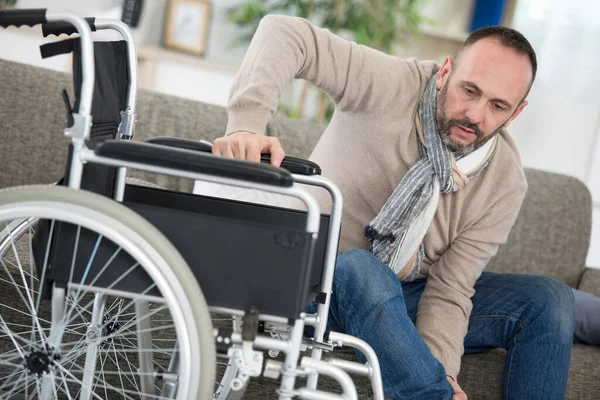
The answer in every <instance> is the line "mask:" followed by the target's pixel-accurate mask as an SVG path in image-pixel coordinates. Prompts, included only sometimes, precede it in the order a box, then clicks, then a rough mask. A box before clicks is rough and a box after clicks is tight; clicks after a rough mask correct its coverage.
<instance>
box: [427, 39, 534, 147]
mask: <svg viewBox="0 0 600 400" xmlns="http://www.w3.org/2000/svg"><path fill="white" fill-rule="evenodd" d="M531 79H532V70H531V63H530V61H529V58H528V57H527V56H526V55H522V54H519V53H517V52H516V51H514V50H513V49H510V48H507V47H504V46H502V45H501V44H500V43H499V42H498V41H497V40H495V39H491V38H485V39H481V40H479V41H477V42H475V43H474V44H472V45H471V46H470V47H468V48H466V49H464V51H463V52H462V53H461V55H460V59H459V60H457V62H455V63H454V65H453V64H452V60H451V59H450V58H447V59H446V61H445V62H444V65H442V68H441V69H440V72H439V73H438V78H437V82H436V85H437V88H438V89H439V92H438V102H437V123H438V130H439V132H440V136H441V137H442V140H443V141H444V143H445V144H446V145H447V146H448V148H449V149H450V150H451V151H453V152H455V153H457V154H458V155H461V154H467V153H469V152H471V151H473V150H475V149H477V148H479V147H481V146H482V145H483V144H484V143H485V142H486V141H487V140H489V139H490V138H492V137H493V136H494V135H495V134H496V133H497V132H498V131H499V130H500V129H501V128H503V127H506V126H508V125H509V124H510V122H512V120H513V119H514V118H515V117H516V116H517V115H518V114H519V113H520V112H521V111H522V109H523V107H525V105H526V104H527V102H526V101H521V100H522V99H523V97H524V96H525V94H526V93H527V90H528V88H529V84H530V83H531Z"/></svg>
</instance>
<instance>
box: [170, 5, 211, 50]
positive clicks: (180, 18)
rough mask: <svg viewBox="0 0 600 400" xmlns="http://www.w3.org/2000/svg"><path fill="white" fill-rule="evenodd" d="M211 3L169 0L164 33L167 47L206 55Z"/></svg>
mask: <svg viewBox="0 0 600 400" xmlns="http://www.w3.org/2000/svg"><path fill="white" fill-rule="evenodd" d="M210 15H211V4H210V3H209V2H208V1H204V0H169V4H168V8H167V21H166V24H165V32H164V35H163V43H164V45H165V47H168V48H172V49H176V50H181V51H185V52H187V53H191V54H195V55H198V56H201V55H204V52H205V50H206V43H207V38H208V28H209V25H210Z"/></svg>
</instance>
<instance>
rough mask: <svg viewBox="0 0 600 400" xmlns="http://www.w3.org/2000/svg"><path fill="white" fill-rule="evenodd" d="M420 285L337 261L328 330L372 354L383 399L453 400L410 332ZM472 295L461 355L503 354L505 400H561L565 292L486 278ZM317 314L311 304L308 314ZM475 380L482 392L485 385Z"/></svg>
mask: <svg viewBox="0 0 600 400" xmlns="http://www.w3.org/2000/svg"><path fill="white" fill-rule="evenodd" d="M425 282H426V280H425V279H418V280H416V281H413V282H408V283H401V282H400V281H399V280H398V278H397V277H396V275H395V274H394V273H393V272H392V271H391V270H390V269H389V268H388V267H387V266H386V265H385V264H383V263H382V262H380V261H379V260H378V259H377V258H376V257H375V256H373V255H372V254H371V253H370V252H368V251H364V250H353V251H350V252H347V253H343V254H340V255H339V256H338V259H337V264H336V271H335V275H334V281H333V291H332V295H331V305H330V313H329V321H328V328H329V329H330V330H334V331H338V332H342V333H347V334H350V335H353V336H356V337H359V338H361V339H363V340H365V341H366V342H367V343H369V344H370V345H371V346H372V347H373V349H374V350H375V352H376V354H377V357H378V359H379V363H380V366H381V372H382V378H383V386H384V391H385V394H386V396H389V397H391V398H393V399H414V400H421V399H450V398H451V397H452V395H453V394H454V393H453V390H452V387H451V385H450V384H449V383H448V381H447V378H446V373H445V371H444V367H443V366H442V365H441V363H440V362H439V361H438V360H437V359H436V358H435V357H434V356H433V355H432V353H431V351H430V350H429V348H428V347H427V345H426V344H425V342H424V341H423V340H422V339H421V337H420V336H419V333H418V332H417V330H416V328H415V325H414V321H415V317H416V314H417V304H418V302H419V298H420V296H421V293H422V292H423V289H424V287H425ZM475 290H476V293H475V295H474V297H473V299H472V300H473V310H472V312H471V316H470V319H469V326H468V332H467V335H466V337H465V341H464V346H465V353H475V352H481V351H485V350H489V349H492V348H504V349H506V350H507V356H506V361H505V364H504V376H503V390H502V398H503V399H515V400H521V399H544V400H549V399H564V397H565V389H566V384H567V377H568V372H569V365H570V361H571V346H572V342H573V332H574V329H575V305H574V300H573V293H572V291H571V290H570V289H569V287H568V286H567V285H565V284H564V283H562V282H560V281H558V280H555V279H552V278H549V277H546V276H542V275H529V274H508V273H506V274H504V273H503V274H496V273H490V272H484V273H483V274H482V275H481V277H480V278H479V280H478V281H477V283H476V284H475ZM315 311H316V305H315V304H311V305H310V306H309V312H315ZM358 355H359V358H361V360H362V361H363V362H364V361H365V360H364V357H363V356H362V354H358ZM481 378H482V382H481V384H482V385H485V380H486V377H485V376H482V377H481ZM458 383H459V384H460V380H459V382H458ZM468 394H469V393H467V395H468Z"/></svg>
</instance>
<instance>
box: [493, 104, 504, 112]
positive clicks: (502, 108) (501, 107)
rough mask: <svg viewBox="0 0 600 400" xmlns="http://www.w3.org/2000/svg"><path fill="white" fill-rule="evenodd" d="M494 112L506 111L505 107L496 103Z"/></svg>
mask: <svg viewBox="0 0 600 400" xmlns="http://www.w3.org/2000/svg"><path fill="white" fill-rule="evenodd" d="M494 110H496V111H504V106H502V105H500V104H498V103H496V104H494Z"/></svg>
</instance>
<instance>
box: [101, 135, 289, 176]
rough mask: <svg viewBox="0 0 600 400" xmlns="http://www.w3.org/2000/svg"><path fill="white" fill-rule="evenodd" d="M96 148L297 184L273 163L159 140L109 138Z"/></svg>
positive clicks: (133, 158)
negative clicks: (209, 152) (183, 146)
mask: <svg viewBox="0 0 600 400" xmlns="http://www.w3.org/2000/svg"><path fill="white" fill-rule="evenodd" d="M94 151H95V153H96V154H97V155H99V156H102V157H106V158H111V159H113V160H122V161H130V162H136V163H141V164H148V165H156V166H159V167H164V168H172V169H179V170H184V171H190V172H197V173H201V174H207V175H213V176H220V177H223V178H231V179H241V180H245V181H249V182H256V183H262V184H265V185H272V186H280V187H291V186H292V185H293V184H294V180H293V178H292V175H291V174H290V173H289V172H288V171H286V170H284V169H282V168H277V167H274V166H272V165H265V164H259V163H253V162H249V161H241V160H234V159H231V158H225V157H219V156H214V155H212V154H206V153H198V152H197V151H192V150H186V149H180V148H174V147H168V146H161V145H158V144H150V143H142V142H130V141H128V140H107V141H105V142H103V143H100V144H99V145H98V146H96V148H95V149H94Z"/></svg>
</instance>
